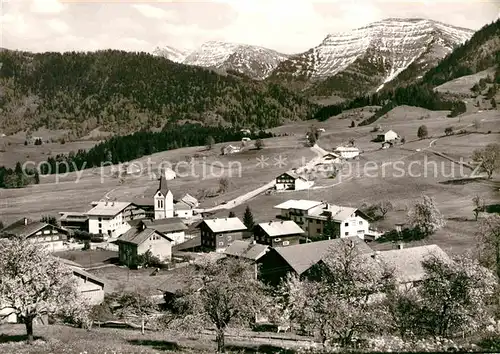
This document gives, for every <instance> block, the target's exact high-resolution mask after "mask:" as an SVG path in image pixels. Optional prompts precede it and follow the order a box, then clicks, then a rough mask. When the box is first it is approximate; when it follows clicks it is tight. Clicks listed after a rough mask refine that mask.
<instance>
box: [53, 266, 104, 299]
mask: <svg viewBox="0 0 500 354" xmlns="http://www.w3.org/2000/svg"><path fill="white" fill-rule="evenodd" d="M58 259H59V260H60V261H61V262H62V263H64V264H66V265H67V266H68V267H69V268H71V270H72V271H73V275H74V276H75V278H76V282H77V287H78V290H79V291H80V293H81V294H82V295H83V296H84V297H85V298H86V299H87V300H88V301H89V303H90V304H91V305H99V304H101V303H102V302H103V301H104V287H105V281H104V280H102V279H101V278H99V277H97V276H96V275H94V274H91V273H89V272H87V271H85V270H84V269H83V267H82V265H80V264H78V263H75V262H72V261H70V260H67V259H64V258H58Z"/></svg>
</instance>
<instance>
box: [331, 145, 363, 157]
mask: <svg viewBox="0 0 500 354" xmlns="http://www.w3.org/2000/svg"><path fill="white" fill-rule="evenodd" d="M334 153H335V154H337V155H340V157H342V158H343V159H346V160H349V159H353V158H356V157H358V156H359V154H360V153H361V151H360V150H359V149H358V148H357V147H355V146H338V147H337V148H336V149H335V151H334Z"/></svg>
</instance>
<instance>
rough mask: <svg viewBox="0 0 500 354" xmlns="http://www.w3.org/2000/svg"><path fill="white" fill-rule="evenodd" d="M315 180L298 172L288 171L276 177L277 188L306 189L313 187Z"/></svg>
mask: <svg viewBox="0 0 500 354" xmlns="http://www.w3.org/2000/svg"><path fill="white" fill-rule="evenodd" d="M313 184H314V181H308V180H307V179H306V178H305V177H303V176H300V175H299V174H297V173H296V172H292V171H288V172H285V173H283V174H281V175H279V176H278V177H276V190H295V191H300V190H305V189H309V188H310V187H312V186H313Z"/></svg>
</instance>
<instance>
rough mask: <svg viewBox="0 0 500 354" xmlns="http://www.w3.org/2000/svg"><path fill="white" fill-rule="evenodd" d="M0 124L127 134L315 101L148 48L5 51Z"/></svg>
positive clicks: (278, 116)
mask: <svg viewBox="0 0 500 354" xmlns="http://www.w3.org/2000/svg"><path fill="white" fill-rule="evenodd" d="M0 63H1V64H2V66H1V68H0V109H1V111H0V112H1V113H0V130H2V131H5V132H7V133H11V132H15V131H19V130H24V129H28V128H37V127H41V126H45V127H47V128H49V129H70V130H71V131H72V132H73V133H74V135H75V136H82V135H84V134H85V133H87V132H88V131H90V130H92V129H94V128H96V127H101V128H102V129H103V130H107V131H111V132H114V133H118V134H127V133H130V132H134V131H138V130H141V129H149V128H161V127H163V126H164V125H165V123H166V122H185V121H196V122H201V123H202V124H206V125H220V124H222V125H232V126H234V127H239V126H250V127H257V128H266V127H271V126H276V125H278V124H280V123H283V122H285V121H289V120H301V119H308V118H311V117H312V116H313V114H314V110H315V108H316V107H315V106H314V105H313V104H311V103H310V102H309V101H308V100H306V99H304V98H301V97H300V96H298V95H296V94H294V93H292V92H291V91H289V90H287V89H285V88H283V87H282V86H280V85H277V84H273V83H263V82H255V81H252V80H249V79H245V78H242V77H235V76H231V75H226V76H222V75H219V74H217V73H215V72H213V71H209V70H206V69H201V68H198V67H191V66H185V65H181V64H176V63H173V62H171V61H169V60H165V59H164V58H160V57H156V56H152V55H149V54H146V53H127V52H123V51H114V50H107V51H99V52H92V53H75V52H71V53H64V54H61V53H40V54H33V53H26V52H14V51H3V52H0Z"/></svg>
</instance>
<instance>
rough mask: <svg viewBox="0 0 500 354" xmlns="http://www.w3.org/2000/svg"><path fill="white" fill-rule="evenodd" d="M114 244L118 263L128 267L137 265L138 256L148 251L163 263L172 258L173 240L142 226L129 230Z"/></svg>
mask: <svg viewBox="0 0 500 354" xmlns="http://www.w3.org/2000/svg"><path fill="white" fill-rule="evenodd" d="M115 242H116V243H117V244H118V254H119V258H120V263H122V264H124V265H126V266H128V267H136V266H137V265H139V264H138V263H139V256H140V255H144V254H145V253H146V252H148V251H150V252H151V254H152V255H153V256H155V257H157V258H158V259H159V260H160V261H163V262H165V261H169V260H170V259H171V257H172V244H173V240H172V239H171V238H169V237H168V236H166V235H165V234H163V233H161V232H159V231H157V230H155V229H152V228H148V227H146V226H145V225H144V224H141V225H139V226H138V227H134V228H131V229H130V230H129V231H127V232H126V233H125V234H123V235H122V236H120V238H118V240H116V241H115Z"/></svg>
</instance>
